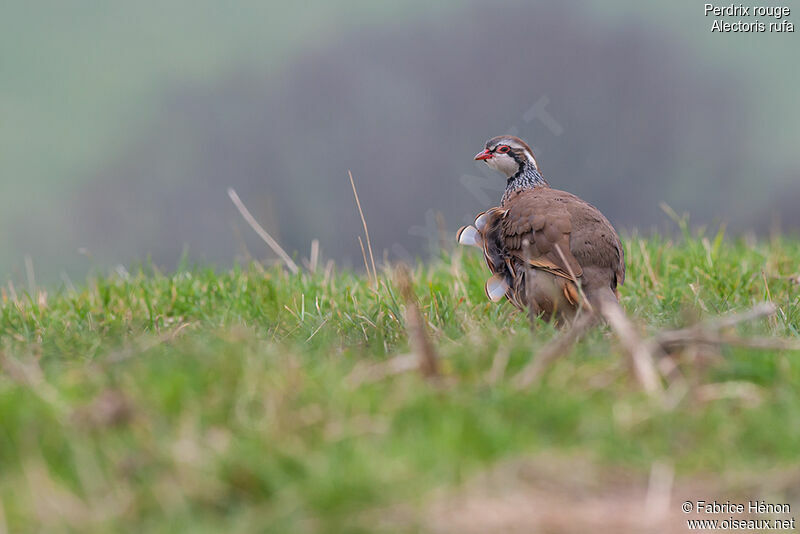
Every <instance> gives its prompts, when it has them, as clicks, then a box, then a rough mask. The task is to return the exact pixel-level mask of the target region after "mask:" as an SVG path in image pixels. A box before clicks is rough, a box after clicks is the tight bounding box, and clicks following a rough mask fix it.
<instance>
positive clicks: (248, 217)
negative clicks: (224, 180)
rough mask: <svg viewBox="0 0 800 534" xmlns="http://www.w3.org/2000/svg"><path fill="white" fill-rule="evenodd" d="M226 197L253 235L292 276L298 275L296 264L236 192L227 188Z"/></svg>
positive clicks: (298, 270)
mask: <svg viewBox="0 0 800 534" xmlns="http://www.w3.org/2000/svg"><path fill="white" fill-rule="evenodd" d="M228 196H229V197H230V199H231V202H233V205H234V206H236V209H238V210H239V213H240V214H241V215H242V217H243V218H244V220H245V221H246V222H247V224H249V225H250V227H251V228H252V229H253V230H254V231H255V233H257V234H258V237H260V238H261V239H263V240H264V242H265V243H266V244H267V245H268V246H269V248H271V249H272V250H273V252H275V254H277V255H278V256H279V257H280V258H281V259H282V260H283V263H285V264H286V267H288V268H289V270H290V271H292V274H297V273H299V272H300V268H299V267H298V266H297V264H296V263H295V262H294V261H293V260H292V258H290V257H289V255H288V254H287V253H286V251H285V250H283V247H281V246H280V244H278V242H277V241H276V240H275V238H273V237H272V236H271V235H269V232H267V231H266V230H264V227H263V226H261V225H260V224H258V221H257V220H256V219H255V217H253V215H252V214H251V213H250V210H248V209H247V207H246V206H245V205H244V203H243V202H242V199H241V198H239V195H238V194H237V193H236V190H235V189H233V188H232V187H229V188H228Z"/></svg>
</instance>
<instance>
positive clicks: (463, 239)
mask: <svg viewBox="0 0 800 534" xmlns="http://www.w3.org/2000/svg"><path fill="white" fill-rule="evenodd" d="M456 239H458V243H459V244H460V245H469V246H473V247H478V248H482V247H483V237H482V236H481V234H480V232H478V230H477V229H476V228H475V227H474V226H464V227H463V228H461V229H460V230H459V231H458V234H456Z"/></svg>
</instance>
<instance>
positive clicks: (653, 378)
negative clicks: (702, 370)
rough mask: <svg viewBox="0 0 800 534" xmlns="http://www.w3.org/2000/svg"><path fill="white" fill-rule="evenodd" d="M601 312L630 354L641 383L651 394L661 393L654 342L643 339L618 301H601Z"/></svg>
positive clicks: (637, 377) (634, 370)
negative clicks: (654, 354)
mask: <svg viewBox="0 0 800 534" xmlns="http://www.w3.org/2000/svg"><path fill="white" fill-rule="evenodd" d="M600 313H601V314H602V315H603V318H604V319H605V320H606V322H607V323H608V325H609V326H610V327H611V329H612V330H613V331H614V333H615V334H616V335H617V338H618V339H619V341H620V343H621V344H622V346H623V347H624V348H625V352H627V353H628V355H629V356H630V359H631V363H632V365H633V372H634V375H636V379H637V380H638V381H639V384H641V386H642V388H643V389H644V390H645V391H646V392H647V393H648V394H649V395H656V394H660V393H661V392H662V388H661V383H660V381H659V378H658V372H657V371H656V366H655V363H654V361H655V358H654V356H653V352H654V347H653V344H652V343H651V342H649V341H644V340H642V338H641V336H639V333H638V332H637V331H636V327H635V326H634V325H633V323H632V322H631V321H630V319H628V317H627V316H626V315H625V312H624V311H623V310H622V307H621V306H620V305H619V304H617V303H616V302H614V303H611V302H601V303H600Z"/></svg>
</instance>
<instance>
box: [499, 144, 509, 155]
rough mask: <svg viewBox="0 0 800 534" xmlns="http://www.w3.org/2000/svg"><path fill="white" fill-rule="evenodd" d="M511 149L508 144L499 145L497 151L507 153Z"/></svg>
mask: <svg viewBox="0 0 800 534" xmlns="http://www.w3.org/2000/svg"><path fill="white" fill-rule="evenodd" d="M509 150H511V149H510V148H509V147H508V146H507V145H500V146H499V147H497V152H500V153H501V154H505V153H506V152H508V151H509Z"/></svg>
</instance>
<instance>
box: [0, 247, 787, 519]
mask: <svg viewBox="0 0 800 534" xmlns="http://www.w3.org/2000/svg"><path fill="white" fill-rule="evenodd" d="M625 245H626V252H627V262H628V279H627V282H626V284H625V286H624V287H623V289H622V302H623V305H624V306H625V308H626V309H627V310H628V312H629V313H630V314H631V315H632V316H633V317H634V318H635V319H636V320H637V321H638V322H639V323H640V324H642V325H643V326H644V327H645V328H647V329H648V330H650V331H652V330H655V329H658V328H663V327H670V326H679V325H682V324H685V323H687V322H690V321H693V320H696V319H697V318H698V317H701V316H712V315H717V314H723V313H726V312H729V311H734V310H743V309H746V308H749V307H751V306H752V305H753V304H755V303H757V302H761V301H764V300H772V301H773V302H775V304H776V305H777V306H778V307H779V312H778V314H777V316H775V317H774V318H772V319H769V320H763V321H759V322H756V323H752V324H745V325H742V326H741V327H740V333H741V334H743V335H762V336H763V335H766V336H782V337H794V338H797V337H798V329H799V328H800V298H799V297H798V286H797V285H796V284H795V282H794V281H793V280H792V276H796V275H797V273H798V270H799V269H800V268H799V267H798V265H800V242H797V241H791V240H785V239H775V240H772V241H769V242H767V241H762V242H754V243H746V242H745V241H726V240H722V239H721V236H718V237H717V238H715V237H710V238H704V237H702V236H689V235H684V238H683V239H681V240H678V241H676V242H672V241H668V240H666V239H663V238H659V237H653V238H650V239H646V240H643V239H639V238H637V237H633V238H630V239H627V240H626V243H625ZM144 271H146V272H139V273H137V274H135V275H132V276H114V277H108V278H96V279H91V280H89V281H88V283H87V284H86V285H85V286H84V287H81V288H78V289H66V288H65V289H62V290H60V291H59V292H57V293H55V294H53V293H50V294H45V293H43V292H40V293H37V294H35V295H28V294H23V293H22V292H20V290H19V289H16V290H15V289H13V288H12V287H11V286H8V285H7V286H5V287H4V288H3V292H2V308H1V309H0V351H1V352H0V361H1V362H2V371H0V469H2V477H0V532H14V533H16V532H137V533H138V532H193V533H201V532H220V531H223V530H224V531H227V532H276V533H278V532H281V533H282V532H331V533H333V532H337V533H338V532H365V533H366V532H383V531H386V532H407V531H419V530H424V529H425V527H424V519H423V518H424V514H425V507H426V503H427V495H430V492H432V491H434V490H437V489H445V490H446V489H447V488H451V489H452V488H456V487H457V486H458V485H459V484H461V483H463V482H465V481H466V480H468V479H469V478H470V477H472V476H474V475H476V474H477V473H480V472H481V471H483V470H486V469H488V468H489V467H490V466H492V465H495V464H496V463H498V462H501V461H504V460H508V459H512V458H520V457H530V456H535V455H538V454H551V453H554V452H557V453H558V454H560V455H567V456H570V455H575V456H576V457H577V456H581V457H589V458H591V459H592V461H594V462H597V463H599V464H604V465H605V464H607V465H622V466H626V467H627V468H630V469H633V470H639V471H642V472H646V471H647V470H648V469H649V468H650V466H651V465H652V463H653V462H656V461H662V462H668V463H671V464H673V465H674V466H675V468H676V471H677V473H678V475H679V476H680V475H687V476H691V475H695V474H704V475H713V474H714V473H722V472H746V473H757V472H759V471H760V470H763V469H776V468H778V469H780V468H782V467H786V468H788V467H793V466H797V465H798V464H800V462H798V460H799V459H800V387H799V386H800V361H799V360H798V358H800V353H796V352H794V353H793V352H785V353H777V352H773V351H763V350H752V349H743V348H726V349H723V351H722V354H721V357H719V356H717V357H711V358H701V357H699V356H697V355H695V356H693V355H692V354H684V355H682V360H681V362H682V363H681V367H680V368H681V370H682V372H683V373H684V374H685V376H686V383H687V384H688V385H689V387H688V389H687V390H685V391H683V392H680V391H678V392H673V393H675V395H673V400H674V402H673V404H674V406H669V407H664V406H661V405H658V404H657V403H654V402H652V401H651V400H649V399H648V398H647V397H645V396H644V395H643V394H642V393H641V392H640V391H639V389H638V388H637V386H636V383H635V382H633V381H632V380H631V379H630V376H629V373H628V372H627V367H626V362H625V360H624V359H623V358H622V357H620V355H619V350H618V348H617V345H616V343H615V341H614V339H613V337H612V336H611V335H610V334H609V333H608V331H607V330H606V329H600V330H597V331H595V332H593V333H591V334H590V335H589V336H588V338H587V339H585V340H584V341H582V342H581V343H580V344H579V345H578V346H577V347H576V348H575V350H573V352H572V354H571V355H570V356H569V357H568V358H563V359H561V360H560V361H558V362H557V363H556V364H555V365H554V366H553V368H552V369H551V370H550V371H549V372H548V373H547V375H546V376H545V377H544V379H543V381H542V382H541V383H539V384H536V385H535V386H533V387H531V388H529V389H527V390H524V391H516V390H514V388H513V387H512V386H511V377H512V376H513V375H514V373H515V372H516V371H518V370H519V369H520V368H521V367H522V366H524V365H525V364H526V363H527V362H528V361H529V360H530V358H531V357H532V356H533V355H535V353H536V350H537V348H538V347H541V346H542V345H544V344H545V343H546V342H547V341H548V340H549V339H551V338H552V336H553V335H554V334H555V330H554V329H553V328H551V327H550V325H547V324H541V325H539V326H538V328H537V329H536V331H535V332H530V331H529V330H528V326H527V322H526V321H525V319H524V317H523V316H522V315H521V314H518V313H515V312H514V311H513V310H512V308H511V306H510V305H508V304H507V303H504V304H502V305H494V304H491V303H488V302H487V301H486V298H485V296H484V294H483V283H484V280H485V278H486V277H487V272H486V269H485V267H484V266H483V264H482V259H481V258H480V257H479V255H478V254H477V253H474V252H473V251H471V250H470V251H455V252H453V253H452V254H448V255H446V256H445V257H443V258H441V259H439V260H437V261H434V262H432V263H431V264H429V265H419V266H417V267H416V268H415V269H414V270H413V273H412V277H413V283H414V288H415V290H416V293H417V295H418V297H419V301H420V305H421V307H422V312H423V314H424V316H425V318H426V319H427V321H428V324H429V327H430V330H431V332H432V334H433V337H434V340H435V346H436V349H437V351H438V353H439V355H440V357H441V361H442V368H443V372H444V375H445V377H444V379H443V380H442V383H441V384H439V385H438V386H436V385H432V384H430V383H428V382H426V381H425V380H424V379H423V378H422V377H420V376H419V375H418V374H416V373H404V374H398V375H396V376H391V377H387V378H384V379H382V380H379V381H375V382H371V383H364V384H360V385H354V383H353V382H352V380H348V376H350V375H351V373H352V372H353V371H354V369H356V368H362V367H363V366H364V365H366V364H370V363H372V364H374V363H377V362H380V361H384V360H388V359H389V358H392V357H395V356H397V355H398V354H403V353H405V352H408V350H409V349H408V340H407V337H406V334H405V329H404V320H403V304H402V302H401V300H400V299H399V294H398V292H397V290H396V289H395V287H394V285H393V282H392V278H391V276H389V275H388V273H384V274H383V275H382V276H381V277H380V278H381V281H380V285H379V287H378V288H377V289H376V290H375V289H372V288H370V286H369V284H368V282H367V280H366V278H364V277H362V276H358V275H356V274H353V273H349V272H338V271H336V270H335V268H330V269H328V270H327V271H322V270H320V271H319V272H317V273H316V274H305V275H298V276H291V275H288V274H286V273H284V272H282V271H280V270H279V269H270V270H267V271H263V270H262V269H261V268H260V266H258V265H252V266H249V267H247V268H238V269H234V270H232V271H230V272H226V273H217V272H213V271H210V270H204V269H200V268H197V269H194V270H186V271H182V272H178V273H176V274H173V275H163V274H160V273H158V272H154V271H153V270H151V269H145V270H144ZM505 355H508V363H507V366H506V367H505V369H503V367H502V365H500V362H502V361H503V360H504V356H505ZM493 366H494V368H495V369H494V371H491V369H492V367H493ZM498 371H503V372H498ZM718 383H728V384H730V385H732V387H730V388H728V389H721V390H720V391H723V392H724V391H729V392H731V394H730V395H725V394H723V395H720V396H719V397H720V398H713V399H709V398H708V396H706V397H703V396H702V395H700V394H699V391H700V389H699V388H698V387H697V386H700V385H702V384H718ZM741 392H746V394H740V393H741ZM710 497H713V496H710ZM387 510H388V511H392V510H394V511H395V512H394V513H393V514H392V513H389V512H386V511H387ZM397 510H403V511H404V513H403V514H402V516H403V517H402V518H398V517H394V516H397V515H398V514H397ZM384 512H386V513H384ZM386 514H388V515H389V516H393V517H394V520H392V521H388V520H383V521H380V524H377V523H376V518H378V517H383V516H384V515H386Z"/></svg>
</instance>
